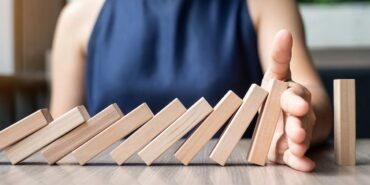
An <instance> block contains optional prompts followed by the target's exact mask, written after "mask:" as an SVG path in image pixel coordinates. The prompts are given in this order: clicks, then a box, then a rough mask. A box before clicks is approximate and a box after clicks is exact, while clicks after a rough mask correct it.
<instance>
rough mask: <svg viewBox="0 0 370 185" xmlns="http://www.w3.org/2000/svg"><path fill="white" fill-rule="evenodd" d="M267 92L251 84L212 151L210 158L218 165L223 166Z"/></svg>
mask: <svg viewBox="0 0 370 185" xmlns="http://www.w3.org/2000/svg"><path fill="white" fill-rule="evenodd" d="M267 94H268V92H267V91H265V90H264V89H263V88H261V87H259V86H257V85H255V84H252V86H251V87H250V88H249V90H248V92H247V93H246V95H245V97H244V99H243V103H242V105H241V107H240V108H239V110H238V111H237V112H236V114H235V116H234V117H233V118H232V120H231V121H230V124H229V125H228V126H227V127H226V129H225V131H224V132H223V133H222V135H221V137H220V139H219V141H218V142H217V144H216V146H215V148H214V149H213V150H212V152H211V155H210V158H211V159H212V160H214V161H215V162H217V163H218V164H220V165H222V166H223V165H225V163H226V161H227V159H228V158H229V156H230V154H231V152H232V151H233V150H234V148H235V146H236V145H237V144H238V142H239V140H240V139H241V138H242V136H243V134H244V132H245V131H246V130H247V128H248V126H249V125H250V123H251V121H252V120H253V118H254V116H255V115H256V113H257V111H258V109H259V108H260V107H261V105H262V104H263V102H264V101H265V99H266V96H267Z"/></svg>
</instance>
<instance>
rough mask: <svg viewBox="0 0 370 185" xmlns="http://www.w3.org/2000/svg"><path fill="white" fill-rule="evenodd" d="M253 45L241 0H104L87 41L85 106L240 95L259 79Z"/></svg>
mask: <svg viewBox="0 0 370 185" xmlns="http://www.w3.org/2000/svg"><path fill="white" fill-rule="evenodd" d="M256 42H257V41H256V33H255V30H254V27H253V24H252V21H251V18H250V15H249V12H248V8H247V5H246V0H230V1H229V0H227V1H226V0H106V2H105V4H104V6H103V7H102V9H101V12H100V14H99V17H98V19H97V21H96V23H95V26H94V28H93V31H92V34H91V37H90V40H89V43H88V50H87V63H86V77H85V88H86V99H85V101H86V102H85V103H86V105H87V108H88V111H89V113H90V114H91V115H94V114H96V113H97V112H99V111H100V110H102V109H103V108H105V107H106V106H108V105H109V104H111V103H117V104H118V105H119V107H120V108H121V109H122V111H123V112H125V113H127V112H129V111H131V110H132V109H134V108H135V107H137V106H138V105H140V104H141V103H143V102H146V103H148V105H149V107H150V108H151V109H152V110H153V112H154V113H156V112H158V111H159V110H160V109H162V108H163V107H164V106H166V105H167V104H168V103H169V102H171V101H172V100H173V99H174V98H179V100H180V101H181V102H182V103H183V104H184V105H185V106H186V107H190V106H191V105H192V104H193V103H195V102H196V101H197V100H198V99H199V98H201V97H205V98H206V100H208V102H209V103H210V104H211V105H212V106H214V105H215V104H216V103H217V102H218V101H219V100H220V99H221V98H222V97H223V96H224V95H225V94H226V92H227V91H228V90H233V91H234V92H235V93H236V94H238V95H239V96H240V97H243V96H244V95H245V93H246V91H247V90H248V88H249V86H250V85H251V84H252V83H257V82H260V80H261V78H262V70H261V67H260V64H259V59H258V53H257V43H256Z"/></svg>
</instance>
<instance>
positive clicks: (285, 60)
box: [264, 30, 293, 80]
mask: <svg viewBox="0 0 370 185" xmlns="http://www.w3.org/2000/svg"><path fill="white" fill-rule="evenodd" d="M292 46H293V37H292V34H291V33H290V32H289V31H287V30H281V31H279V32H278V33H277V34H276V36H275V38H274V42H273V45H272V50H271V61H270V63H269V67H268V69H267V71H266V74H265V77H264V78H266V79H272V78H273V79H277V80H288V79H290V78H291V73H290V59H291V57H292Z"/></svg>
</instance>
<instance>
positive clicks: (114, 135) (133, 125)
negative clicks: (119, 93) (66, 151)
mask: <svg viewBox="0 0 370 185" xmlns="http://www.w3.org/2000/svg"><path fill="white" fill-rule="evenodd" d="M152 117H153V113H152V111H151V110H150V108H149V107H148V105H147V104H146V103H143V104H141V105H140V106H139V107H137V108H135V109H134V110H133V111H131V112H130V113H128V114H127V115H126V116H124V117H122V118H121V119H119V120H118V121H117V122H115V123H113V124H112V125H111V126H109V127H108V128H106V129H105V130H103V131H102V132H100V133H99V134H98V135H96V136H95V137H93V138H92V139H90V140H89V141H87V142H86V143H85V144H83V145H81V146H80V147H79V148H77V149H76V150H75V151H73V152H72V154H73V156H74V157H75V158H76V159H77V161H78V162H79V163H80V165H84V164H86V163H87V162H88V161H89V160H91V159H92V158H94V157H95V156H96V155H98V154H99V153H101V152H102V151H104V150H105V149H106V148H108V147H109V146H111V145H112V144H114V143H115V142H117V141H119V140H120V139H122V138H123V137H125V136H127V135H128V134H130V133H131V132H132V131H134V130H136V129H137V128H139V127H140V126H141V125H143V124H144V123H145V122H147V121H148V120H150V119H151V118H152Z"/></svg>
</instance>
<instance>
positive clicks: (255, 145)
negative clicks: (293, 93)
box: [247, 80, 288, 166]
mask: <svg viewBox="0 0 370 185" xmlns="http://www.w3.org/2000/svg"><path fill="white" fill-rule="evenodd" d="M268 88H269V95H268V97H267V100H266V102H265V104H264V106H263V110H262V113H261V114H260V116H259V117H258V121H257V125H256V128H255V130H254V133H253V136H252V141H251V146H250V149H249V153H248V157H247V161H248V163H251V164H256V165H261V166H262V165H265V164H266V159H267V154H268V152H269V149H270V145H271V142H272V138H273V135H274V132H275V129H276V125H277V122H278V119H279V116H280V114H281V106H280V97H281V94H282V93H283V92H284V91H285V90H286V89H287V88H288V83H286V82H282V81H279V80H270V82H269V87H268Z"/></svg>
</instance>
